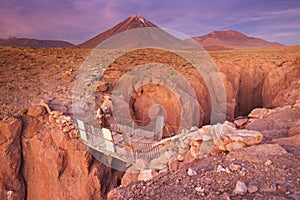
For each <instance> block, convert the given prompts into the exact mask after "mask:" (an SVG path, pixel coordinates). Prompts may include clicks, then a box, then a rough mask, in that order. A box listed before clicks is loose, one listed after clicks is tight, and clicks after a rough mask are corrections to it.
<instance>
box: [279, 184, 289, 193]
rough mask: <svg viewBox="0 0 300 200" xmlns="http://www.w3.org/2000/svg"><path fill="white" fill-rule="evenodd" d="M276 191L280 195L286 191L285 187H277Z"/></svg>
mask: <svg viewBox="0 0 300 200" xmlns="http://www.w3.org/2000/svg"><path fill="white" fill-rule="evenodd" d="M277 189H278V190H279V191H280V192H282V193H285V192H286V191H287V189H286V187H284V186H283V185H278V186H277Z"/></svg>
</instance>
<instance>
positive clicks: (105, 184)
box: [0, 46, 300, 199]
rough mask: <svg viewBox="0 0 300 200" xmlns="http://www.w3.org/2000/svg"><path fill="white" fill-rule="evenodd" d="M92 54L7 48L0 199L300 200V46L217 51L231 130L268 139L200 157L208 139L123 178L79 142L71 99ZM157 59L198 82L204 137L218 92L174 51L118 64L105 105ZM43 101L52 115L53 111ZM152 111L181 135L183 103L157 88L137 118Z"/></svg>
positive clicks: (0, 82) (146, 90) (135, 110)
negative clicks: (158, 109)
mask: <svg viewBox="0 0 300 200" xmlns="http://www.w3.org/2000/svg"><path fill="white" fill-rule="evenodd" d="M149 51H150V52H151V53H149ZM89 53H90V49H84V48H27V47H19V48H16V47H0V119H1V122H0V159H1V163H2V164H1V167H0V199H25V198H27V199H106V198H108V199H300V168H299V166H300V154H299V150H300V137H299V136H300V46H294V47H279V48H273V49H255V50H227V51H210V52H209V55H210V56H211V58H212V60H213V61H214V63H215V64H216V66H217V67H218V69H219V70H220V72H221V74H222V75H221V77H222V79H223V83H224V87H225V91H226V100H227V104H226V120H228V121H230V122H228V123H229V124H230V125H229V126H234V131H237V132H238V131H241V130H244V129H246V130H252V131H256V132H259V134H261V138H260V139H261V140H259V142H257V141H256V143H251V142H249V143H248V141H247V142H245V143H243V144H241V143H242V142H236V141H235V142H233V143H234V144H233V145H237V146H238V145H242V146H238V147H236V146H231V148H229V146H226V148H224V149H222V148H221V147H219V146H218V148H219V149H218V151H217V150H216V151H214V152H208V153H207V155H205V156H201V157H199V155H198V154H197V155H196V154H195V153H194V151H195V148H196V149H197V147H194V146H193V145H194V144H195V142H196V143H197V142H199V144H200V143H201V144H202V142H203V141H204V139H203V135H201V137H202V138H201V139H199V140H197V141H192V143H188V144H186V146H187V147H186V149H187V150H186V151H185V152H179V150H174V151H175V152H176V159H175V160H172V161H174V162H170V161H171V159H169V160H166V161H165V163H160V164H162V165H163V166H162V167H161V168H159V169H157V170H153V171H151V173H150V175H149V174H148V176H145V175H144V174H143V170H144V169H148V168H149V166H143V167H137V163H136V165H135V168H134V167H131V168H130V169H131V170H133V171H128V172H126V173H125V175H124V173H123V172H119V171H117V170H114V169H111V168H109V167H107V166H104V165H103V164H102V163H100V162H99V161H97V160H96V159H95V158H93V156H92V155H91V154H90V152H89V151H88V149H87V148H86V147H85V146H84V144H83V143H82V141H81V140H80V137H79V135H78V132H77V128H76V125H75V123H74V122H73V120H72V117H73V116H72V92H73V87H74V81H75V78H76V75H77V73H78V71H79V69H80V66H81V64H82V63H83V61H84V60H85V58H86V57H87V56H88V54H89ZM150 61H156V62H161V63H165V64H168V65H170V66H172V67H174V68H175V69H176V70H178V71H179V72H180V73H181V74H182V75H183V76H185V77H186V79H187V80H189V81H190V82H191V85H192V87H193V89H194V90H195V93H196V96H197V100H198V103H199V105H200V109H199V112H200V114H201V121H199V124H198V126H199V128H197V131H198V132H201V130H203V129H201V126H202V125H207V124H210V118H209V116H210V115H211V110H210V103H211V102H209V97H210V95H211V94H209V93H208V91H207V88H205V85H204V84H203V82H202V79H201V76H199V74H197V73H196V72H195V70H193V68H192V66H190V65H189V63H187V62H185V61H183V60H182V59H181V58H178V57H177V56H175V55H173V54H170V53H167V52H162V51H151V50H148V49H142V50H137V51H133V52H130V53H129V54H126V55H124V56H122V57H120V58H118V59H117V60H116V61H115V62H113V63H112V64H111V65H110V66H109V68H108V69H107V71H106V72H105V74H104V76H103V77H102V78H101V80H100V81H99V87H98V89H97V95H96V96H97V98H98V100H99V102H98V103H99V104H101V101H102V97H103V95H104V94H106V95H107V94H108V95H109V94H110V93H111V91H112V90H113V88H114V86H115V83H116V81H117V80H118V79H119V78H120V77H121V76H122V75H123V74H125V73H126V72H127V71H129V70H130V69H132V68H134V67H135V66H137V65H141V64H144V63H147V62H150ZM211 81H214V80H213V79H211ZM83 87H85V85H83ZM216 91H217V90H214V91H213V92H216ZM214 95H217V93H216V94H214ZM166 96H167V97H168V99H167V101H166V98H167V97H166ZM41 99H42V100H44V102H46V104H47V105H49V106H50V109H51V110H52V111H54V112H47V111H46V109H45V106H41V105H40V101H41ZM146 102H147V103H148V104H147V103H146ZM153 103H160V104H161V105H164V106H165V110H166V113H167V114H168V116H169V117H168V118H167V119H166V124H167V125H169V126H170V127H175V126H176V123H178V121H177V118H178V109H177V107H176V106H178V102H177V100H176V98H175V97H173V96H172V95H171V94H169V91H165V90H164V89H162V88H159V87H158V86H157V85H147V86H143V87H142V88H137V89H136V91H135V94H133V95H132V101H131V105H130V108H131V109H132V111H131V114H132V117H133V118H135V119H145V118H146V119H147V117H149V116H148V115H147V111H148V109H149V106H150V105H151V104H153ZM255 108H258V109H255ZM259 108H261V109H259ZM187 111H188V112H191V113H193V112H194V111H195V110H193V108H187ZM239 116H243V118H239V119H237V117H239ZM183 120H184V119H183ZM176 131H177V130H176V129H174V130H172V132H176ZM166 132H167V130H165V129H164V133H166ZM229 140H230V142H232V141H233V140H234V139H232V138H229V139H228V141H229ZM241 140H242V139H241ZM224 141H227V140H224ZM230 142H229V143H230ZM197 144H198V143H197ZM179 155H180V156H181V157H182V158H179V157H180V156H179ZM101 156H103V155H101ZM111 162H118V161H117V160H113V161H111ZM121 184H122V185H121ZM120 185H121V186H120ZM113 188H116V189H113ZM109 192H110V193H109ZM107 195H108V197H107Z"/></svg>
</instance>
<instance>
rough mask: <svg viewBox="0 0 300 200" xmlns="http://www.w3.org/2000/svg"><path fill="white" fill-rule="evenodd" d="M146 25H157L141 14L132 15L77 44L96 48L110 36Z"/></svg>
mask: <svg viewBox="0 0 300 200" xmlns="http://www.w3.org/2000/svg"><path fill="white" fill-rule="evenodd" d="M144 27H157V26H156V25H155V24H153V23H152V22H150V21H148V20H146V19H145V18H143V17H142V16H140V15H132V16H130V17H128V18H127V19H125V20H124V21H123V22H121V23H119V24H117V25H116V26H114V27H113V28H111V29H109V30H107V31H105V32H103V33H100V34H98V35H96V36H95V37H93V38H91V39H89V40H87V41H85V42H83V43H81V44H79V45H77V46H78V47H83V48H95V47H96V46H97V45H98V44H100V43H101V42H103V41H104V40H106V39H108V38H110V37H111V36H113V35H116V34H118V33H121V32H124V31H127V30H131V29H135V28H144Z"/></svg>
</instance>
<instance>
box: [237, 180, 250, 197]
mask: <svg viewBox="0 0 300 200" xmlns="http://www.w3.org/2000/svg"><path fill="white" fill-rule="evenodd" d="M247 190H248V188H247V186H246V184H245V183H244V182H242V181H237V182H236V184H235V188H234V190H233V192H234V193H235V194H238V195H245V194H246V193H247Z"/></svg>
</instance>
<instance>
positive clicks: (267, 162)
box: [265, 160, 273, 167]
mask: <svg viewBox="0 0 300 200" xmlns="http://www.w3.org/2000/svg"><path fill="white" fill-rule="evenodd" d="M272 164H273V163H272V161H271V160H267V161H266V162H265V166H267V167H268V166H270V165H272Z"/></svg>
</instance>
